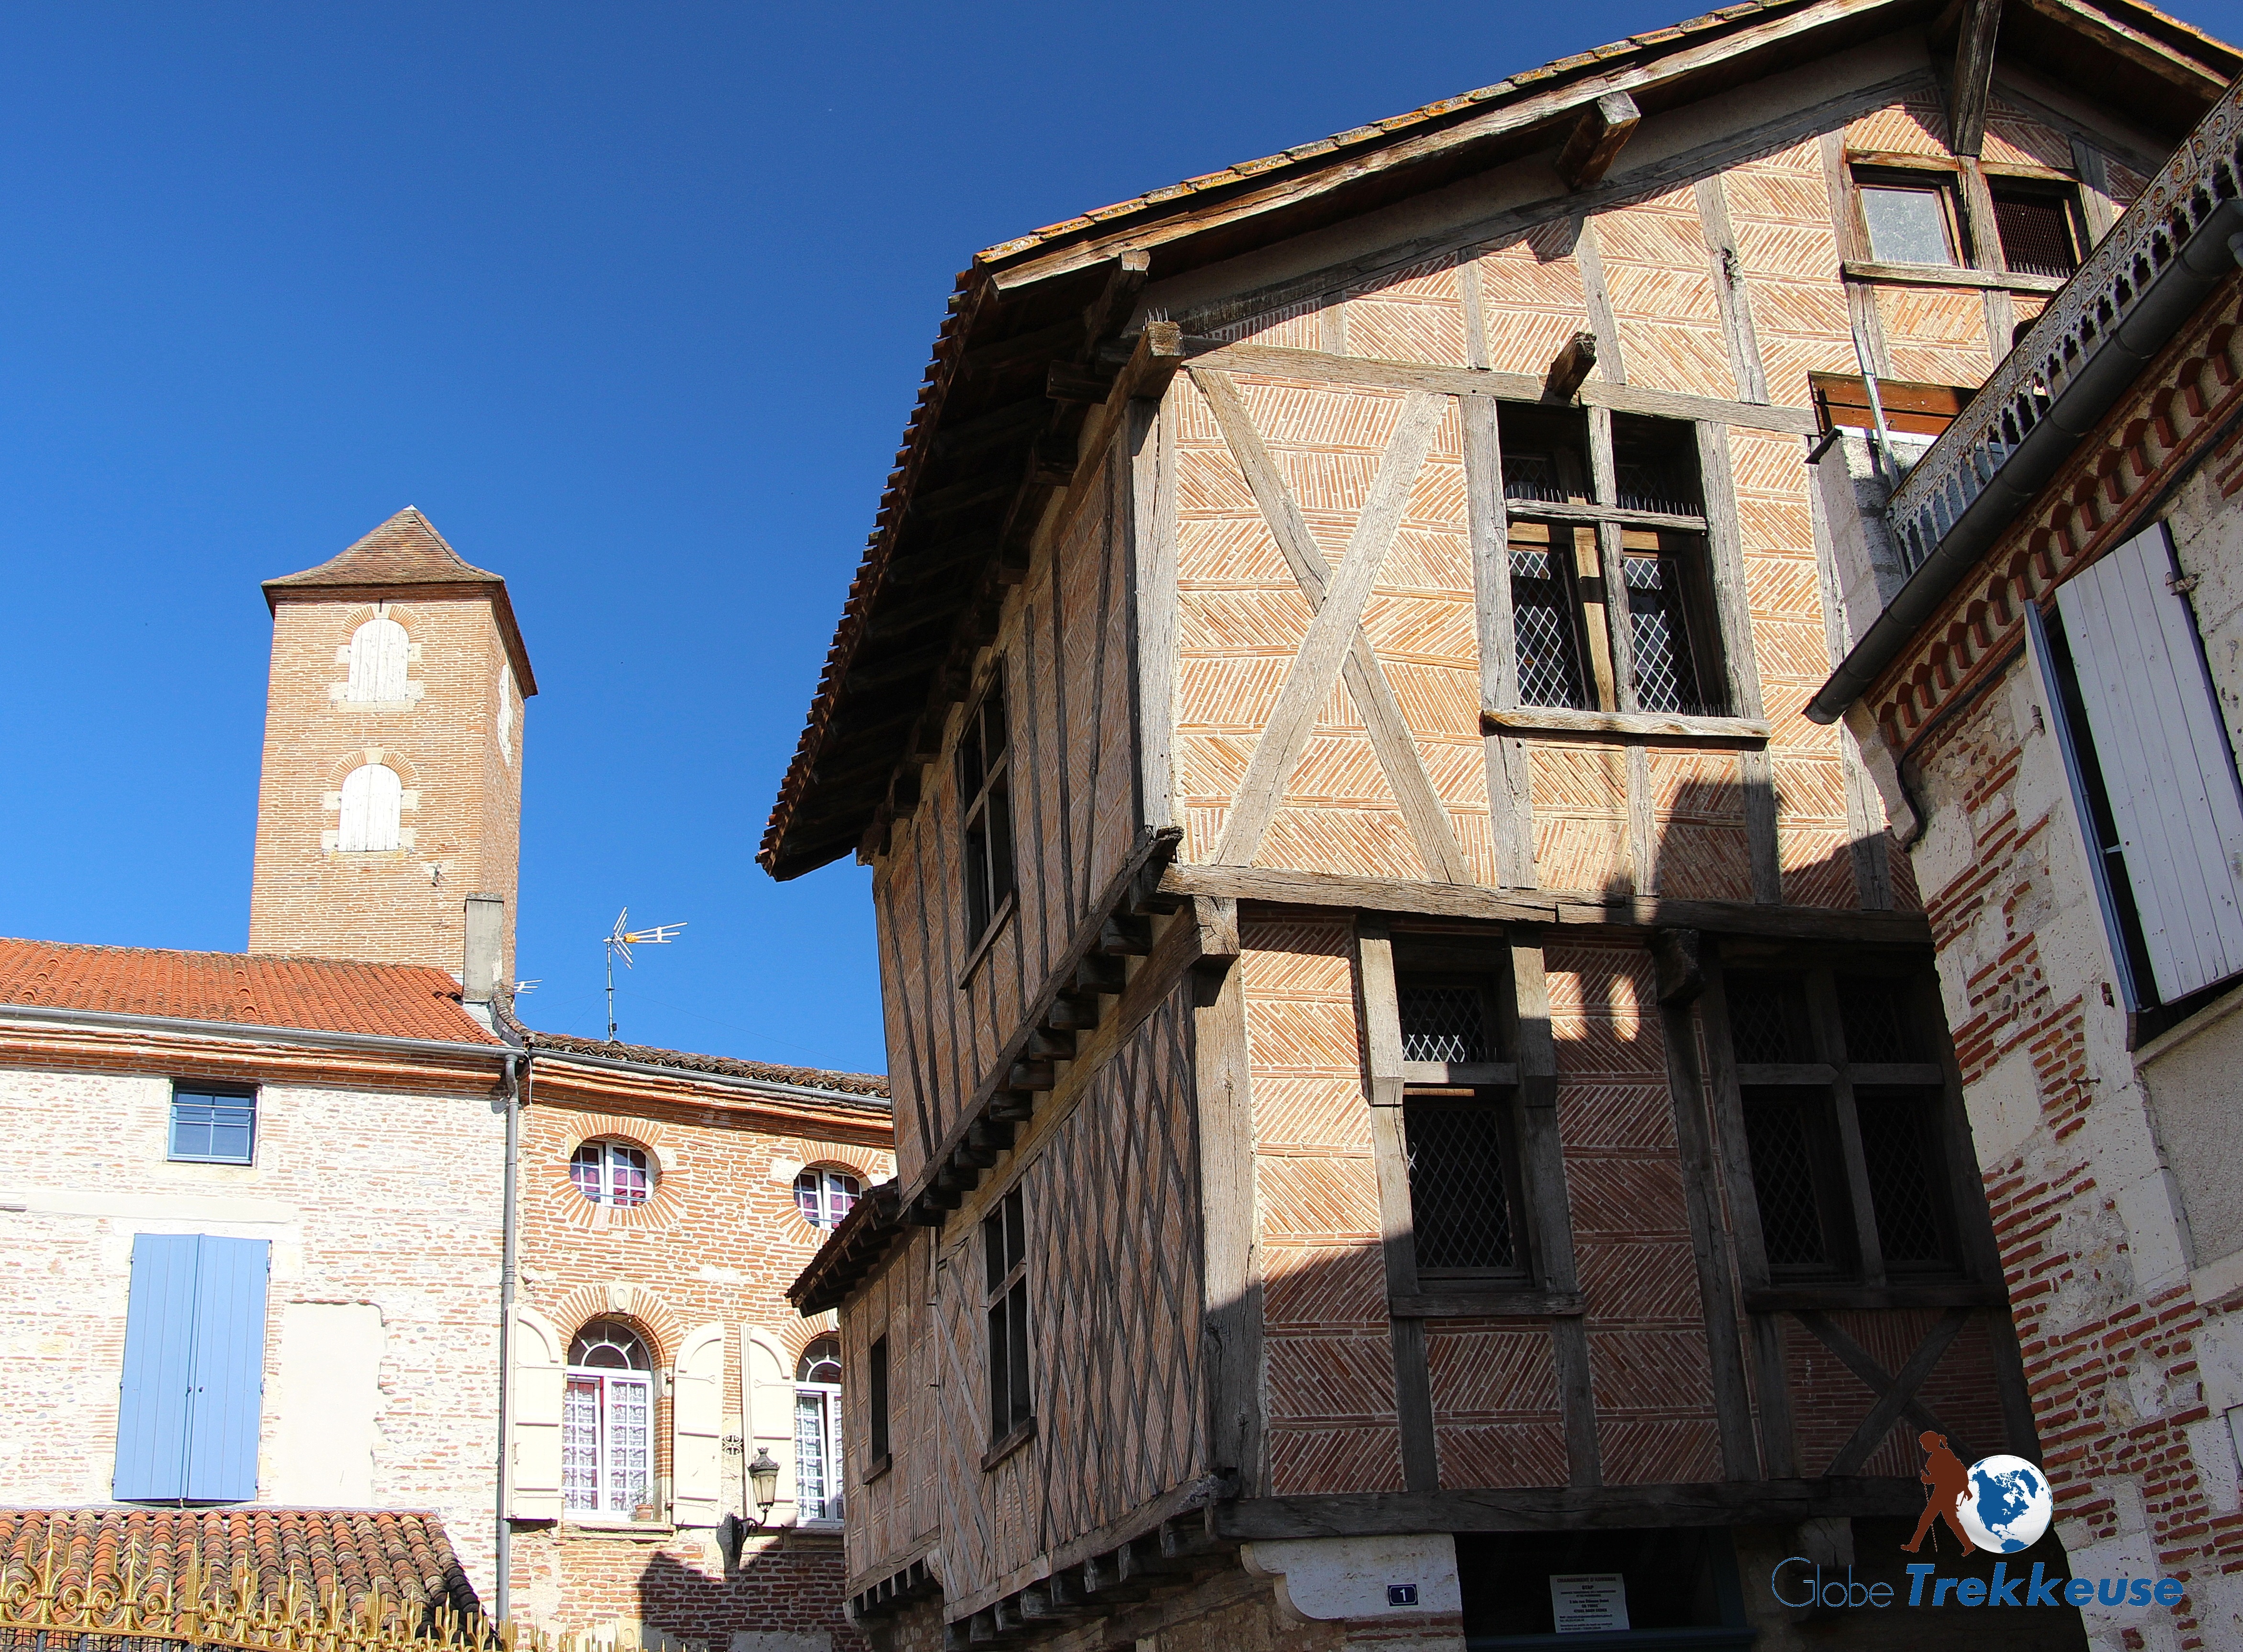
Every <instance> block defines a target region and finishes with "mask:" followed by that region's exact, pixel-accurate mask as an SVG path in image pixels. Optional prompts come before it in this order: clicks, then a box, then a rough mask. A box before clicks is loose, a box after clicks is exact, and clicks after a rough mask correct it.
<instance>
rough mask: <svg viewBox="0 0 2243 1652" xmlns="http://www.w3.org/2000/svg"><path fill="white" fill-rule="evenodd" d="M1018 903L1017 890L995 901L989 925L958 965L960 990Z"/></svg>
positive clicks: (1001, 932)
mask: <svg viewBox="0 0 2243 1652" xmlns="http://www.w3.org/2000/svg"><path fill="white" fill-rule="evenodd" d="M1019 906H1020V895H1019V893H1018V891H1014V892H1013V893H1010V894H1007V896H1006V897H1005V898H1004V899H1003V900H1001V901H1000V902H998V903H997V910H996V911H995V912H994V914H993V915H992V916H991V917H990V919H989V927H988V928H987V929H986V930H982V931H981V938H980V940H978V941H976V942H974V944H973V950H972V951H971V952H968V953H967V955H966V962H965V963H963V964H960V965H959V966H958V981H957V985H958V990H959V991H960V992H963V991H965V990H966V984H967V982H968V981H971V980H972V979H973V972H974V970H978V969H980V967H981V960H982V959H984V958H986V957H988V956H989V949H990V948H991V947H993V946H994V945H996V944H997V937H999V936H1000V935H1002V934H1003V933H1004V932H1005V926H1006V925H1007V924H1008V923H1011V922H1012V921H1013V914H1014V911H1015V910H1017V909H1018V908H1019Z"/></svg>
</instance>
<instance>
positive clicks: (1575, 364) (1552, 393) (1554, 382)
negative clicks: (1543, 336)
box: [1542, 332, 1597, 401]
mask: <svg viewBox="0 0 2243 1652" xmlns="http://www.w3.org/2000/svg"><path fill="white" fill-rule="evenodd" d="M1596 365H1597V335H1596V334H1595V333H1593V332H1577V333H1575V334H1574V335H1573V337H1572V338H1570V339H1566V347H1565V348H1564V349H1563V350H1560V351H1559V353H1557V355H1556V357H1555V358H1554V359H1553V360H1552V361H1551V363H1550V371H1549V372H1548V373H1545V374H1544V375H1543V378H1542V394H1543V395H1544V397H1546V399H1547V400H1551V401H1571V400H1573V393H1574V392H1575V391H1577V390H1579V389H1580V387H1581V381H1582V380H1583V379H1586V378H1587V377H1588V376H1589V369H1590V368H1592V367H1593V366H1596Z"/></svg>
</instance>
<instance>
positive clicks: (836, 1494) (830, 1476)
mask: <svg viewBox="0 0 2243 1652" xmlns="http://www.w3.org/2000/svg"><path fill="white" fill-rule="evenodd" d="M829 1342H830V1343H832V1345H833V1352H832V1355H831V1356H830V1363H831V1364H832V1366H833V1367H834V1369H835V1372H836V1373H837V1374H838V1373H839V1372H840V1371H841V1370H842V1369H843V1366H842V1359H843V1355H842V1351H841V1339H840V1337H839V1335H838V1334H836V1333H833V1332H832V1331H825V1332H820V1333H818V1335H817V1336H814V1337H812V1339H811V1340H809V1341H808V1342H807V1343H805V1344H804V1346H803V1349H802V1352H801V1353H799V1354H798V1355H797V1356H795V1374H794V1412H793V1422H794V1435H793V1438H794V1518H795V1523H796V1524H797V1525H798V1526H838V1525H839V1524H840V1523H841V1520H842V1511H843V1509H844V1508H845V1506H846V1496H847V1494H846V1492H845V1490H844V1486H845V1481H846V1479H847V1462H846V1460H845V1457H844V1456H843V1449H844V1447H843V1440H842V1427H841V1393H842V1387H841V1384H839V1382H820V1381H818V1380H816V1379H815V1378H813V1377H806V1376H805V1375H804V1374H803V1368H804V1367H806V1366H807V1367H812V1368H813V1369H815V1368H816V1367H817V1366H819V1365H824V1364H826V1363H829V1360H827V1359H820V1360H813V1359H812V1356H813V1355H814V1354H816V1353H818V1350H819V1348H820V1347H821V1346H822V1345H824V1344H825V1343H829ZM804 1400H810V1401H811V1402H812V1411H811V1412H810V1413H805V1409H804V1406H803V1401H804ZM806 1414H815V1416H816V1418H817V1429H818V1465H819V1474H818V1487H819V1493H818V1498H817V1503H818V1512H817V1513H816V1514H812V1513H810V1512H809V1509H810V1502H811V1500H810V1499H809V1498H807V1497H806V1496H805V1495H804V1482H803V1472H802V1465H803V1451H802V1443H803V1434H802V1424H803V1419H804V1417H805V1415H806Z"/></svg>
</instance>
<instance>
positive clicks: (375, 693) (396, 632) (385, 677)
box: [345, 618, 411, 702]
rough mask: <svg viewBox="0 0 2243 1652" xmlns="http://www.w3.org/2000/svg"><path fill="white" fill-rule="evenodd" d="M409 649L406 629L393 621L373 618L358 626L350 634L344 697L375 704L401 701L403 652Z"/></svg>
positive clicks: (403, 681)
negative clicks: (348, 679) (348, 685)
mask: <svg viewBox="0 0 2243 1652" xmlns="http://www.w3.org/2000/svg"><path fill="white" fill-rule="evenodd" d="M410 646H411V639H410V638H408V636H407V635H405V628H404V627H403V626H401V625H400V624H398V623H397V621H394V620H391V619H386V618H375V619H371V620H368V621H367V622H366V623H365V624H364V625H361V626H360V627H359V628H358V629H357V630H355V631H354V632H353V633H352V634H351V641H350V687H349V688H347V689H346V690H345V693H346V695H347V697H349V698H350V699H352V700H361V701H376V702H380V701H392V702H394V701H399V700H402V699H404V698H405V661H406V651H407V649H408V648H409V647H410Z"/></svg>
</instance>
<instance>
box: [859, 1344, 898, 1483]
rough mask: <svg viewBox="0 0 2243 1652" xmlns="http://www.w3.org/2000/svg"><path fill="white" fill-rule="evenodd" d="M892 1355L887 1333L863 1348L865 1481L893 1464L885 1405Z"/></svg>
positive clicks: (889, 1399)
mask: <svg viewBox="0 0 2243 1652" xmlns="http://www.w3.org/2000/svg"><path fill="white" fill-rule="evenodd" d="M891 1357H892V1356H891V1355H890V1353H889V1350H888V1333H886V1331H883V1332H881V1333H880V1334H879V1335H878V1336H876V1337H874V1338H873V1339H872V1341H871V1342H870V1343H869V1344H867V1345H866V1349H865V1473H864V1475H863V1478H864V1479H865V1480H867V1481H872V1480H878V1479H879V1477H880V1476H881V1475H882V1474H886V1473H887V1472H888V1469H889V1467H891V1466H892V1464H893V1462H894V1461H895V1459H894V1455H893V1450H894V1447H893V1441H892V1435H891V1433H890V1429H891V1426H892V1425H891V1420H890V1418H889V1414H888V1408H889V1407H890V1405H891V1404H892V1403H893V1396H892V1393H891V1392H890V1389H889V1387H888V1385H889V1383H890V1381H891V1380H892V1373H891V1372H890V1370H889V1360H890V1359H891Z"/></svg>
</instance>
